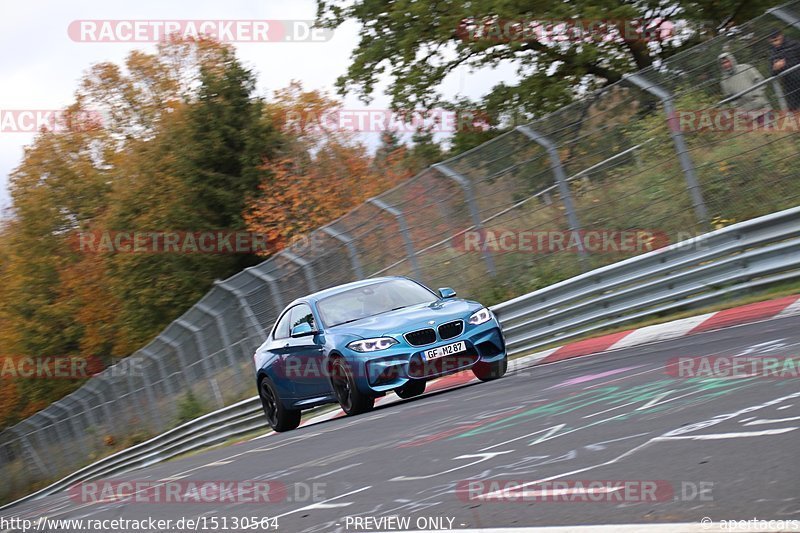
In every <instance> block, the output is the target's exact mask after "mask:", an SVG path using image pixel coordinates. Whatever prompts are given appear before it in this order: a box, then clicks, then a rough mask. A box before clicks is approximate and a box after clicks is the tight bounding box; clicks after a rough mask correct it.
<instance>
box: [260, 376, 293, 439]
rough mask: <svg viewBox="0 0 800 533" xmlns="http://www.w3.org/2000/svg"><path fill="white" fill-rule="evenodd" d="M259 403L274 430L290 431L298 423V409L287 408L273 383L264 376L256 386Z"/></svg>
mask: <svg viewBox="0 0 800 533" xmlns="http://www.w3.org/2000/svg"><path fill="white" fill-rule="evenodd" d="M258 394H259V396H261V405H262V406H263V407H264V414H265V415H266V417H267V422H269V425H270V427H271V428H272V429H273V430H275V431H278V432H280V431H290V430H292V429H295V428H297V426H299V425H300V409H287V408H286V407H284V405H283V402H281V399H280V397H279V396H278V391H277V390H276V389H275V385H273V384H272V382H271V381H270V380H269V378H264V379H262V380H261V384H260V385H259V387H258Z"/></svg>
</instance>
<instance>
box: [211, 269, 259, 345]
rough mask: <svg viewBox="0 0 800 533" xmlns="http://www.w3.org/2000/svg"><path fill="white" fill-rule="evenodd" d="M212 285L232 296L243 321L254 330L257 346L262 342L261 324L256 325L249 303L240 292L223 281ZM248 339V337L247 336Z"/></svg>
mask: <svg viewBox="0 0 800 533" xmlns="http://www.w3.org/2000/svg"><path fill="white" fill-rule="evenodd" d="M214 285H216V286H217V287H219V288H221V289H222V290H224V291H226V292H229V293H231V294H233V296H234V297H235V298H236V299H237V300H238V302H239V307H241V308H242V312H243V313H244V317H245V320H247V321H248V322H250V325H251V326H252V327H253V329H254V333H255V334H256V335H258V336H259V340H258V344H261V343H262V342H263V341H264V335H263V334H262V333H263V328H262V327H261V324H259V323H258V319H257V318H256V315H255V313H253V308H252V307H250V302H248V301H247V298H246V297H245V296H244V294H242V291H240V290H239V289H236V288H234V287H231V286H230V285H228V284H227V282H225V281H219V280H217V281H215V282H214ZM245 331H246V330H245ZM248 337H249V336H248Z"/></svg>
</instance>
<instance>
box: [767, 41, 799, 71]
mask: <svg viewBox="0 0 800 533" xmlns="http://www.w3.org/2000/svg"><path fill="white" fill-rule="evenodd" d="M778 59H783V60H784V61H786V65H785V66H784V67H783V68H782V69H781V70H778V71H776V70H775V69H774V68H773V66H772V65H773V63H774V62H775V61H776V60H778ZM798 64H800V42H797V41H795V40H794V39H789V38H788V37H784V38H783V43H782V44H781V45H780V46H771V47H770V54H769V68H770V70H771V71H772V75H773V76H774V75H775V74H780V73H781V72H782V71H784V70H786V69H789V68H791V67H793V66H795V65H798ZM789 76H798V77H800V69H798V70H797V71H795V72H792V73H791V74H789Z"/></svg>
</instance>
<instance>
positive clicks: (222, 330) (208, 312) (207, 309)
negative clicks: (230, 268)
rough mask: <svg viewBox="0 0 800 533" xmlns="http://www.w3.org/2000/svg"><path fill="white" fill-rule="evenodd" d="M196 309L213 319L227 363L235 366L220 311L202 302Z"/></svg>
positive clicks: (234, 359)
mask: <svg viewBox="0 0 800 533" xmlns="http://www.w3.org/2000/svg"><path fill="white" fill-rule="evenodd" d="M197 310H198V311H200V312H201V313H205V314H206V315H208V316H210V317H211V318H212V319H213V320H214V323H215V324H216V325H217V331H218V332H219V336H220V338H221V339H222V345H223V346H224V347H225V355H226V356H227V357H228V364H230V365H231V368H233V367H235V366H236V356H235V355H234V354H233V344H232V343H231V337H230V335H228V328H227V327H226V326H225V321H224V320H222V316H221V315H222V312H221V311H218V312H214V310H213V309H212V308H210V307H209V306H207V305H206V304H204V303H202V302H201V303H198V304H197ZM279 312H280V311H279Z"/></svg>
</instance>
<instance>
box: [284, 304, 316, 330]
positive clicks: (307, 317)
mask: <svg viewBox="0 0 800 533" xmlns="http://www.w3.org/2000/svg"><path fill="white" fill-rule="evenodd" d="M289 314H291V315H292V317H291V319H290V323H291V326H289V331H291V329H292V328H293V327H295V326H297V325H298V324H302V323H303V322H305V323H307V324H308V325H310V326H311V329H317V328H316V326H315V325H314V315H313V314H312V313H311V308H310V307H309V306H308V305H306V304H300V305H296V306H294V307H292V310H291V311H290V312H289Z"/></svg>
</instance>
